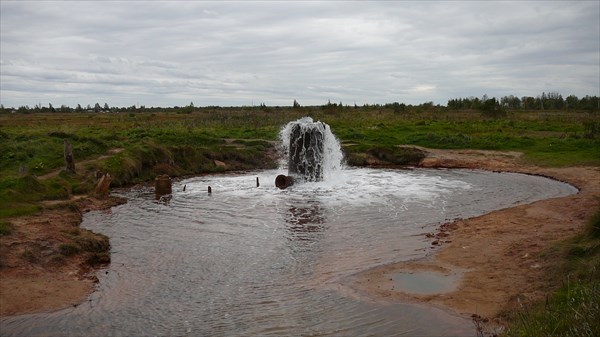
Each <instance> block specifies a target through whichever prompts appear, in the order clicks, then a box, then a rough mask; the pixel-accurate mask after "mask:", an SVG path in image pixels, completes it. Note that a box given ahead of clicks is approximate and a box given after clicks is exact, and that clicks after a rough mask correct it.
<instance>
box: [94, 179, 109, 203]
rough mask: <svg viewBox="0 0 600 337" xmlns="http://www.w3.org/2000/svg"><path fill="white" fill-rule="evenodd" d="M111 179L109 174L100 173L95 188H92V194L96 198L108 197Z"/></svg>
mask: <svg viewBox="0 0 600 337" xmlns="http://www.w3.org/2000/svg"><path fill="white" fill-rule="evenodd" d="M111 181H112V179H111V178H110V174H108V173H106V174H104V175H102V177H101V178H100V180H99V181H98V184H97V185H96V188H95V189H94V195H95V196H96V197H97V198H106V197H108V190H109V188H110V182H111Z"/></svg>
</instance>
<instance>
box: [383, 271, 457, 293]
mask: <svg viewBox="0 0 600 337" xmlns="http://www.w3.org/2000/svg"><path fill="white" fill-rule="evenodd" d="M461 276H462V274H461V273H450V274H444V273H440V272H435V271H410V272H399V273H396V274H395V275H394V276H393V280H394V288H396V290H399V291H402V292H406V293H412V294H418V295H433V294H440V293H447V292H451V291H453V290H455V289H456V286H457V283H458V280H459V279H460V277H461Z"/></svg>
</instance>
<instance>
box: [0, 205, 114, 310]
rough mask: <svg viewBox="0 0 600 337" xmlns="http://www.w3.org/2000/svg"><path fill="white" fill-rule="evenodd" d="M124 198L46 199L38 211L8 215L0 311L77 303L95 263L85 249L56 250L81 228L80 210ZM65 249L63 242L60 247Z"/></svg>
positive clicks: (0, 242) (0, 257) (1, 248)
mask: <svg viewBox="0 0 600 337" xmlns="http://www.w3.org/2000/svg"><path fill="white" fill-rule="evenodd" d="M123 202H124V200H122V199H117V198H109V199H106V200H98V199H94V198H74V199H73V200H71V201H63V205H60V204H57V203H56V202H53V203H48V204H46V205H45V207H48V208H49V209H46V210H44V211H42V212H41V213H40V214H38V215H34V216H26V217H19V218H14V219H10V220H9V222H10V223H11V224H12V227H13V230H12V233H11V234H10V235H4V236H0V316H8V315H18V314H25V313H33V312H43V311H51V310H57V309H61V308H64V307H67V306H71V305H77V304H79V303H81V302H82V301H84V300H85V298H86V297H87V296H88V295H89V294H90V292H91V291H92V290H93V289H94V284H95V282H96V281H97V278H96V276H95V275H94V274H95V273H94V269H93V267H91V266H90V265H89V263H88V262H87V261H86V254H85V253H75V254H72V255H71V254H67V255H65V254H64V253H61V245H64V244H69V243H71V242H72V239H71V238H72V237H74V236H79V237H81V236H94V235H95V234H93V233H91V232H89V231H86V230H83V229H80V228H79V224H80V223H81V219H82V213H83V212H87V211H90V210H101V209H110V207H112V206H115V205H117V204H119V203H123ZM63 249H64V248H63Z"/></svg>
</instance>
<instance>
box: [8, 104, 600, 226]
mask: <svg viewBox="0 0 600 337" xmlns="http://www.w3.org/2000/svg"><path fill="white" fill-rule="evenodd" d="M306 115H309V116H312V117H313V118H314V119H315V120H321V121H324V122H326V123H328V124H329V125H330V126H331V128H332V131H333V132H334V133H335V134H336V136H337V137H338V138H339V139H340V140H341V142H342V145H343V148H344V151H345V152H346V158H347V161H348V163H349V164H351V165H365V164H367V163H368V162H369V160H368V159H376V161H377V162H381V163H390V164H411V163H415V162H418V160H420V158H421V155H420V154H419V153H418V152H415V151H411V150H406V149H403V148H399V147H398V145H402V144H413V145H420V146H425V147H431V148H443V149H459V148H470V149H489V150H512V151H521V152H523V153H524V154H525V156H524V160H527V161H530V162H532V163H535V164H537V165H548V166H570V165H594V166H600V117H599V116H598V115H597V114H590V113H588V112H564V111H563V112H515V113H509V114H507V115H506V116H503V117H502V118H489V117H486V116H484V115H482V114H481V113H480V112H477V111H448V110H446V109H443V108H436V107H431V109H429V110H423V109H422V108H420V107H419V108H418V109H417V108H415V109H412V110H411V109H408V110H404V111H402V112H398V111H395V110H394V109H391V108H385V107H359V108H354V107H340V106H324V107H302V108H271V107H260V108H259V107H256V108H196V109H195V110H194V111H193V112H191V113H185V114H182V113H129V114H103V113H93V114H83V113H82V114H75V113H70V114H58V113H55V114H3V115H0V157H1V158H0V159H1V160H0V176H1V178H0V204H1V205H2V206H0V219H2V218H6V217H11V216H18V215H23V214H31V213H35V212H37V211H38V210H39V209H40V206H39V202H40V201H42V200H62V199H68V198H69V197H70V196H72V195H74V194H84V193H87V192H89V191H90V190H91V189H92V188H93V186H94V184H95V182H96V176H95V173H96V171H101V172H108V173H110V174H111V176H112V178H113V186H119V185H127V184H131V183H137V182H141V181H146V180H149V179H152V178H153V177H154V176H156V175H158V174H169V175H171V176H181V175H190V174H200V173H212V172H219V171H223V170H246V169H255V168H271V167H275V166H276V148H275V147H276V144H277V142H278V133H279V130H280V129H281V127H282V126H283V125H285V124H286V123H287V122H289V121H291V120H295V119H297V118H299V117H302V116H306ZM65 139H66V140H67V141H69V142H70V143H71V144H72V145H73V150H74V157H75V160H76V162H77V163H79V166H78V171H77V174H68V173H66V172H62V173H60V174H54V175H52V172H56V171H57V170H60V169H61V167H63V166H64V163H63V140H65ZM218 162H223V163H225V164H226V166H225V167H224V166H223V165H218V164H217V163H218Z"/></svg>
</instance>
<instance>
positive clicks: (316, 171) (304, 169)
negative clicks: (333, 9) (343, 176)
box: [279, 117, 344, 181]
mask: <svg viewBox="0 0 600 337" xmlns="http://www.w3.org/2000/svg"><path fill="white" fill-rule="evenodd" d="M279 138H280V139H281V148H282V153H283V158H284V162H283V163H282V165H281V166H282V168H286V167H287V169H288V175H290V176H293V177H294V178H295V179H296V180H299V181H321V180H327V179H329V178H331V177H333V176H334V175H335V174H336V173H337V172H339V170H341V169H342V166H343V159H344V155H343V153H342V148H341V146H340V142H339V140H338V139H337V138H336V137H335V135H334V134H333V133H332V132H331V129H330V127H329V125H327V124H326V123H323V122H320V121H317V122H314V121H313V119H312V118H311V117H303V118H300V119H298V120H296V121H293V122H289V123H288V124H287V125H286V126H285V127H283V128H282V129H281V131H280V133H279Z"/></svg>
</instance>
